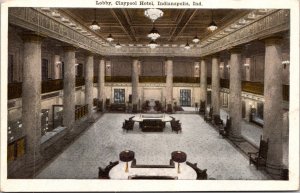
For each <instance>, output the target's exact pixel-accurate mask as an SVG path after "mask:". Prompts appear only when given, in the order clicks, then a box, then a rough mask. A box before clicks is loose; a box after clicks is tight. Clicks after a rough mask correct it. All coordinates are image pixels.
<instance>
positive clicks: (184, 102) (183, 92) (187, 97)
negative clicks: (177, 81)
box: [180, 89, 191, 107]
mask: <svg viewBox="0 0 300 193" xmlns="http://www.w3.org/2000/svg"><path fill="white" fill-rule="evenodd" d="M180 105H181V106H182V107H190V106H191V90H190V89H180Z"/></svg>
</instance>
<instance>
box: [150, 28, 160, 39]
mask: <svg viewBox="0 0 300 193" xmlns="http://www.w3.org/2000/svg"><path fill="white" fill-rule="evenodd" d="M159 37H160V34H159V32H158V31H157V29H156V28H155V27H154V25H153V28H152V30H151V31H150V32H149V34H148V38H151V39H152V40H156V39H157V38H159Z"/></svg>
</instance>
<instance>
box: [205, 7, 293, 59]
mask: <svg viewBox="0 0 300 193" xmlns="http://www.w3.org/2000/svg"><path fill="white" fill-rule="evenodd" d="M258 13H260V16H258V18H259V19H257V20H254V19H253V21H252V22H249V24H244V25H243V27H241V28H240V29H237V30H236V31H232V32H231V33H229V34H228V32H229V29H230V27H228V28H225V29H224V34H225V32H226V30H227V32H226V34H228V35H225V36H223V37H221V38H220V37H219V38H217V37H215V38H214V37H212V38H211V39H214V41H212V42H211V43H209V44H204V45H203V46H202V50H201V56H206V55H210V54H213V53H216V52H220V51H222V50H225V49H228V48H230V47H233V46H237V45H241V44H245V43H247V42H250V41H253V40H255V39H260V38H262V37H266V36H268V35H270V34H274V33H278V32H282V31H286V30H289V28H290V13H289V10H288V9H278V10H268V11H266V12H259V10H258V11H256V14H258ZM250 14H251V13H250ZM252 14H253V13H252ZM247 17H249V15H248V16H247ZM245 19H247V18H245ZM245 19H244V20H245ZM248 20H250V19H249V18H248ZM237 22H240V20H239V21H237ZM232 25H233V24H232ZM231 29H232V28H231ZM220 33H223V32H220ZM218 35H219V34H216V35H215V36H218Z"/></svg>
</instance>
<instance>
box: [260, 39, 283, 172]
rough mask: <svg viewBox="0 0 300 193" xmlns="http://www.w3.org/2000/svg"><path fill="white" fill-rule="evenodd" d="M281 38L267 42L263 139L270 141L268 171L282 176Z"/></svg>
mask: <svg viewBox="0 0 300 193" xmlns="http://www.w3.org/2000/svg"><path fill="white" fill-rule="evenodd" d="M280 43H281V42H280V39H279V38H276V37H274V38H268V39H266V40H265V47H266V48H265V50H266V53H265V75H264V77H265V78H264V99H265V103H264V129H263V138H264V139H269V148H268V159H267V171H268V172H269V173H270V174H272V175H273V176H274V177H279V176H280V169H281V168H282V155H283V152H282V145H283V144H282V132H283V111H282V63H281V62H282V61H281V46H280Z"/></svg>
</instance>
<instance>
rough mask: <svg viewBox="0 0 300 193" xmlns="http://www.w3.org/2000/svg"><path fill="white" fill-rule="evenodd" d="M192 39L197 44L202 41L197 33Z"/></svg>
mask: <svg viewBox="0 0 300 193" xmlns="http://www.w3.org/2000/svg"><path fill="white" fill-rule="evenodd" d="M192 41H193V42H194V43H195V44H197V43H198V42H199V41H200V39H199V38H198V36H197V34H196V36H195V37H194V38H193V40H192Z"/></svg>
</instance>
